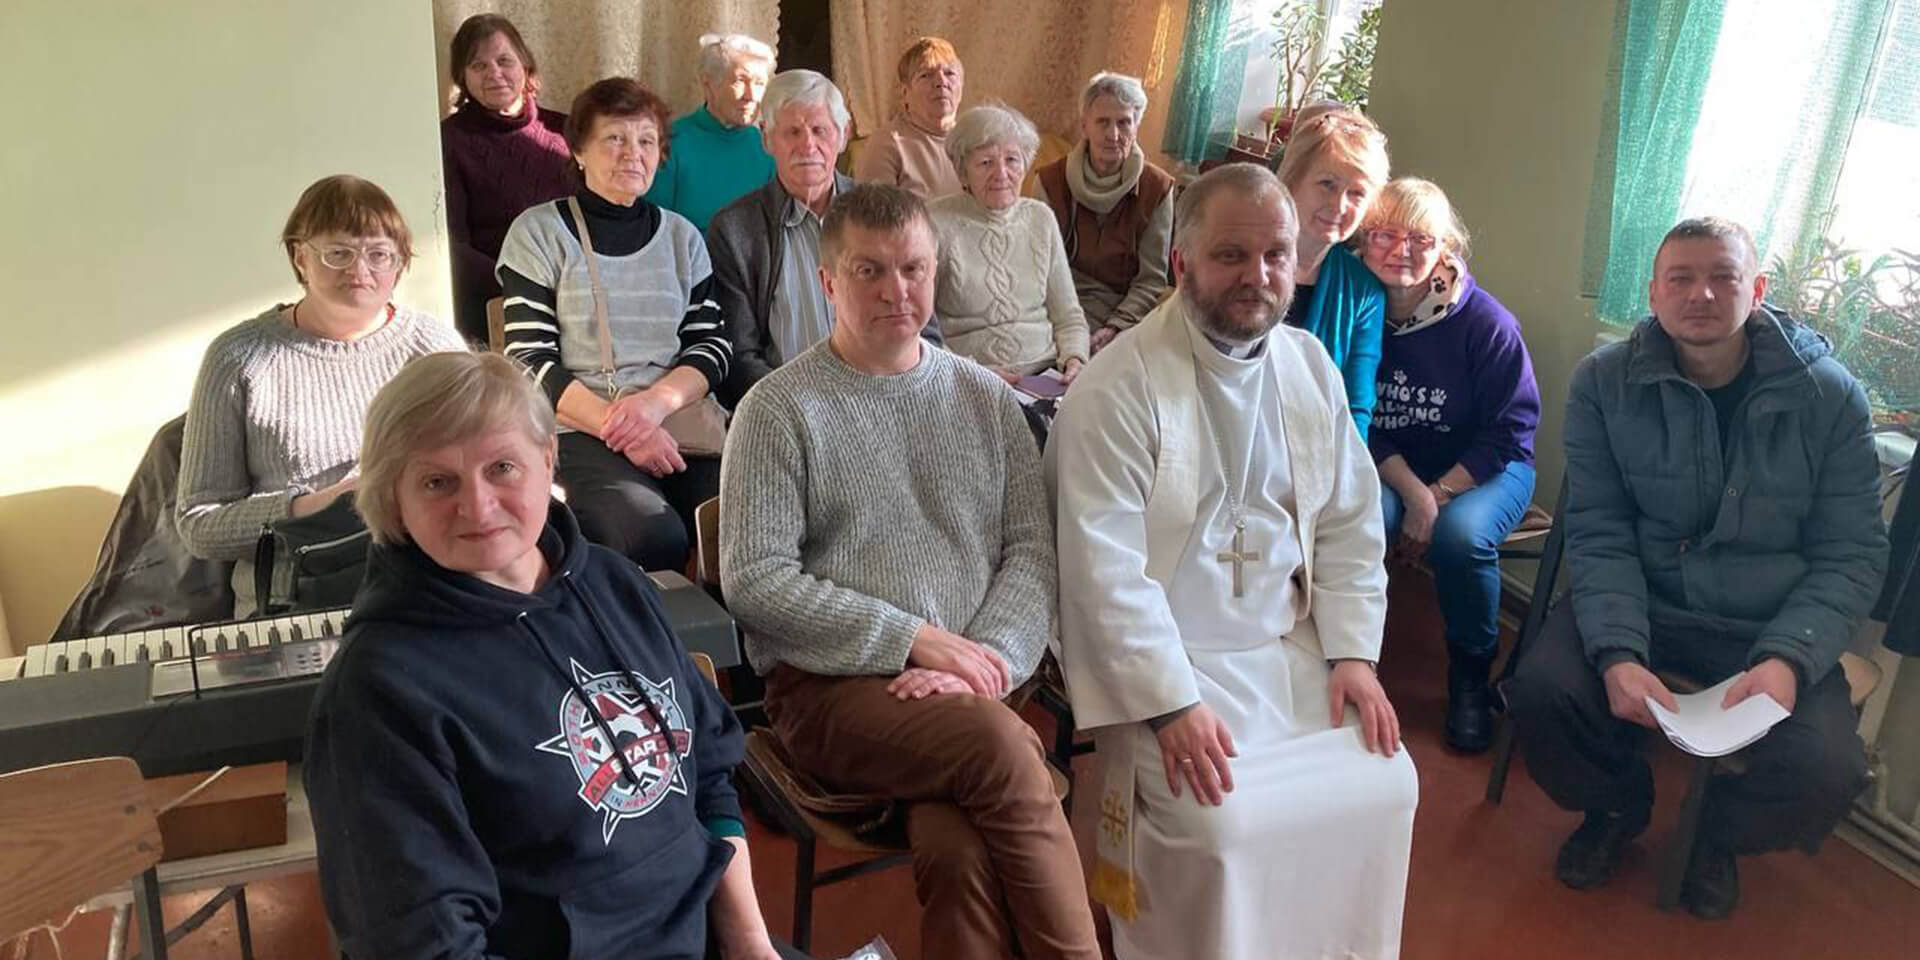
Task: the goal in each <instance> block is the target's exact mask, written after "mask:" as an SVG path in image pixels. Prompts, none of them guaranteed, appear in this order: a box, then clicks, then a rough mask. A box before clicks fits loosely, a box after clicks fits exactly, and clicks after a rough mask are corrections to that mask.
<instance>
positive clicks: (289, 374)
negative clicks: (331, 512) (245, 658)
mask: <svg viewBox="0 0 1920 960" xmlns="http://www.w3.org/2000/svg"><path fill="white" fill-rule="evenodd" d="M292 309H293V308H292V307H291V306H289V305H287V304H281V305H279V306H276V307H274V308H272V309H270V310H268V311H266V312H265V313H262V314H260V315H259V316H257V317H254V318H253V319H251V320H248V321H246V322H244V323H242V324H240V325H239V326H236V327H234V328H232V329H230V330H228V331H227V332H225V333H223V334H221V335H220V336H218V337H215V338H214V340H213V343H211V344H209V345H208V346H207V353H206V357H205V359H203V360H201V361H200V375H199V377H198V378H197V379H196V380H195V381H194V385H193V400H192V402H191V405H190V406H188V408H187V428H186V434H185V436H184V437H183V438H182V439H181V443H180V493H179V497H178V500H177V506H176V508H175V509H176V511H177V514H176V516H177V518H178V522H179V526H180V539H181V540H182V542H184V543H185V544H186V546H187V549H188V550H190V551H192V552H193V555H194V556H197V557H205V558H207V559H209V560H237V561H239V562H238V564H236V565H235V567H234V571H233V591H234V612H235V614H236V615H238V616H246V615H248V614H250V613H251V612H252V611H253V610H254V607H255V600H254V596H253V549H254V546H255V545H256V544H257V543H258V542H259V539H260V528H261V527H263V526H265V525H266V524H267V523H269V522H271V521H274V520H283V519H285V518H287V517H290V516H292V515H293V498H294V497H297V496H299V495H301V494H303V493H312V492H313V491H315V490H318V489H320V488H321V487H324V486H327V485H328V484H331V483H334V482H336V481H338V480H340V479H341V478H343V477H345V476H346V475H347V474H348V473H349V472H350V471H352V470H353V468H354V467H355V466H356V465H357V464H358V463H359V462H360V429H361V421H362V420H363V419H365V417H366V413H367V405H368V404H370V403H372V402H373V395H374V394H375V393H378V392H379V391H380V388H381V387H383V386H386V383H387V381H388V380H391V379H393V375H394V374H396V373H399V372H400V368H401V367H402V366H405V365H406V362H407V361H408V360H411V359H413V358H414V357H417V356H419V355H421V354H423V353H437V352H440V351H444V350H465V349H466V344H465V343H464V342H463V341H462V340H461V339H460V335H459V334H458V333H455V332H454V330H453V328H452V327H451V326H448V325H447V324H445V323H442V322H440V321H438V320H435V319H434V318H432V317H430V316H427V315H426V314H423V313H415V312H414V311H412V310H408V309H407V308H405V307H396V308H394V312H393V319H391V320H389V321H388V322H387V324H386V325H385V326H383V327H381V328H380V329H378V330H376V331H374V332H373V333H370V334H368V335H366V336H364V337H361V338H360V339H358V340H330V339H328V338H326V337H319V336H315V335H313V334H311V333H307V332H305V331H303V330H296V329H294V327H293V323H292V320H291V313H292Z"/></svg>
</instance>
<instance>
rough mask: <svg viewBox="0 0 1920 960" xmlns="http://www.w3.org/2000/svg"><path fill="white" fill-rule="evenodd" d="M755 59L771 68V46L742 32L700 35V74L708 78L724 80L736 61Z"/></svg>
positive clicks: (772, 57) (772, 55)
mask: <svg viewBox="0 0 1920 960" xmlns="http://www.w3.org/2000/svg"><path fill="white" fill-rule="evenodd" d="M756 60H757V61H759V62H761V63H764V64H766V65H767V69H768V70H772V69H773V62H774V54H773V48H772V47H769V46H767V45H766V44H764V43H762V42H760V41H758V40H755V39H754V38H752V37H749V36H747V35H746V34H744V33H707V34H702V35H701V36H700V75H701V76H702V77H705V78H707V79H708V80H713V81H716V82H717V81H720V80H724V79H726V78H727V74H728V73H729V72H730V71H732V70H733V65H734V64H735V63H736V62H751V61H756Z"/></svg>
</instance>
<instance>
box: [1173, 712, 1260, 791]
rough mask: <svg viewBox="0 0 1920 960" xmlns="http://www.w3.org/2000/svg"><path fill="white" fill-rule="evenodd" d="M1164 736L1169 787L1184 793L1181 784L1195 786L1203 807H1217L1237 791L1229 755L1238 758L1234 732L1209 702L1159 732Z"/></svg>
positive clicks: (1186, 713)
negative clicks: (1228, 760)
mask: <svg viewBox="0 0 1920 960" xmlns="http://www.w3.org/2000/svg"><path fill="white" fill-rule="evenodd" d="M1154 735H1155V736H1157V737H1159V738H1160V762H1161V764H1162V765H1163V766H1165V767H1166V770H1167V789H1168V790H1170V791H1172V793H1173V795H1174V796H1176V797H1178V796H1179V795H1180V783H1181V781H1185V782H1186V783H1187V784H1189V785H1190V786H1192V787H1193V797H1194V799H1195V800H1198V801H1199V802H1200V804H1201V805H1202V806H1208V807H1217V806H1219V805H1221V804H1222V803H1225V802H1226V799H1227V794H1229V793H1232V792H1233V771H1231V770H1229V769H1228V768H1227V758H1228V757H1237V756H1239V755H1240V753H1239V751H1237V750H1235V749H1234V747H1233V734H1232V733H1230V732H1229V731H1228V730H1227V724H1226V722H1225V721H1223V720H1221V719H1220V716H1219V715H1218V714H1216V713H1214V712H1213V711H1212V710H1209V709H1207V705H1206V704H1204V703H1202V704H1197V705H1195V706H1194V707H1193V708H1192V709H1190V710H1188V711H1186V712H1185V713H1182V714H1180V715H1179V716H1178V717H1176V718H1174V720H1173V722H1171V723H1169V724H1167V725H1166V726H1164V727H1161V728H1160V729H1159V730H1158V731H1156V732H1155V734H1154Z"/></svg>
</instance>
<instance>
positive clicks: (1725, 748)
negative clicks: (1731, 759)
mask: <svg viewBox="0 0 1920 960" xmlns="http://www.w3.org/2000/svg"><path fill="white" fill-rule="evenodd" d="M1742 676H1744V674H1734V675H1733V676H1731V677H1728V678H1727V679H1725V680H1723V681H1721V682H1719V683H1717V684H1715V685H1713V686H1712V687H1709V688H1707V689H1705V690H1702V691H1700V692H1699V693H1688V694H1675V695H1674V698H1673V701H1674V705H1675V706H1677V707H1679V708H1680V709H1678V710H1668V709H1667V708H1665V707H1663V706H1661V705H1660V704H1659V703H1657V702H1655V701H1654V699H1653V698H1652V697H1648V698H1647V708H1648V709H1649V710H1651V711H1653V718H1654V719H1655V720H1657V721H1659V723H1660V730H1661V732H1663V733H1665V734H1666V735H1667V739H1669V740H1671V741H1673V745H1674V746H1676V747H1679V748H1680V749H1682V750H1685V751H1686V752H1688V753H1691V754H1693V755H1694V756H1696V757H1724V756H1726V755H1727V754H1729V753H1732V752H1734V751H1735V750H1738V749H1740V748H1742V747H1744V746H1746V745H1748V744H1750V743H1752V742H1754V741H1755V740H1758V739H1760V738H1761V737H1764V736H1766V735H1767V731H1768V730H1771V729H1773V725H1774V724H1776V723H1779V722H1780V721H1782V720H1785V719H1786V718H1787V710H1786V708H1785V707H1782V706H1781V705H1780V704H1779V702H1778V701H1776V700H1774V699H1773V698H1772V697H1770V696H1767V695H1766V694H1757V695H1755V696H1751V697H1748V698H1747V699H1745V700H1742V701H1740V702H1739V703H1736V704H1734V705H1733V709H1731V710H1722V709H1720V701H1722V700H1724V699H1726V696H1727V689H1728V688H1729V687H1731V686H1733V684H1734V681H1736V680H1739V679H1740V678H1741V677H1742Z"/></svg>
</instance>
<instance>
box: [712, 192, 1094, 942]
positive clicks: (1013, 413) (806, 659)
mask: <svg viewBox="0 0 1920 960" xmlns="http://www.w3.org/2000/svg"><path fill="white" fill-rule="evenodd" d="M820 247H821V264H822V266H821V270H820V276H821V282H822V284H823V285H824V287H825V289H826V292H827V297H828V298H829V299H830V300H831V301H832V303H833V307H834V315H835V323H834V328H833V333H832V335H831V336H830V337H829V339H827V340H826V341H823V342H821V343H819V344H817V345H815V346H814V347H813V348H812V349H809V350H808V351H806V352H805V353H803V354H801V355H800V356H799V357H797V358H795V359H794V360H792V361H791V362H789V363H787V364H786V365H784V366H782V367H780V368H779V369H778V370H775V371H774V372H773V373H771V374H769V375H768V376H767V377H766V378H765V379H763V380H761V381H760V383H759V384H758V385H757V386H755V387H754V388H753V390H752V391H750V392H749V393H748V394H747V396H746V397H745V399H743V400H742V401H741V402H740V406H739V409H738V411H737V413H736V415H735V417H734V420H733V426H732V429H731V430H730V431H729V433H728V437H727V450H726V455H725V456H724V457H722V458H721V480H720V504H721V506H720V513H721V542H720V578H721V582H722V585H723V586H724V587H725V589H726V594H727V600H728V603H729V604H730V605H731V606H732V608H733V613H734V615H735V616H736V617H737V618H738V619H739V621H740V623H741V624H742V625H743V626H744V627H745V628H746V630H747V631H748V634H747V644H746V647H747V657H748V659H749V660H751V661H752V663H753V665H754V668H755V669H756V670H758V671H759V672H761V673H762V674H765V675H767V712H768V714H769V715H770V716H771V718H772V720H773V725H774V731H775V732H776V733H777V734H778V735H779V737H780V739H781V740H782V742H784V743H785V745H786V747H787V749H788V751H789V752H790V753H791V754H792V756H793V759H794V761H795V762H796V763H797V764H798V765H799V766H800V767H801V768H803V769H805V770H806V771H807V772H809V773H810V774H812V775H813V776H815V777H817V778H819V779H820V780H821V781H822V782H823V783H826V784H829V785H831V786H833V787H836V788H838V789H843V790H850V791H857V792H862V793H874V794H883V795H887V796H892V797H896V798H898V799H900V800H903V801H905V802H906V803H907V811H908V814H907V827H908V834H909V837H910V838H911V840H912V843H913V850H914V882H915V885H916V889H917V891H918V894H919V898H920V902H921V904H922V905H923V906H924V907H925V913H924V916H923V919H922V921H921V927H922V940H921V942H922V943H923V944H924V945H925V949H926V955H927V956H928V957H933V958H943V957H1004V956H1008V955H1010V954H1011V952H1012V950H1011V944H1010V943H1009V942H1008V932H1009V927H1011V931H1012V933H1013V934H1014V935H1016V936H1018V938H1019V944H1020V947H1021V949H1022V950H1023V951H1024V953H1025V955H1026V956H1028V957H1032V958H1035V960H1048V958H1068V957H1072V958H1089V960H1091V958H1095V957H1098V956H1099V955H1100V954H1099V948H1098V946H1097V945H1096V943H1095V939H1094V930H1093V920H1092V916H1091V914H1090V912H1089V910H1088V905H1087V897H1086V887H1085V883H1084V881H1083V879H1082V875H1081V867H1080V859H1079V856H1078V854H1077V853H1076V852H1075V849H1074V844H1073V838H1072V835H1071V834H1070V832H1069V830H1068V827H1067V821H1066V818H1065V816H1064V815H1063V814H1062V812H1061V810H1060V805H1059V803H1058V802H1057V801H1056V799H1055V797H1054V792H1053V780H1052V777H1051V775H1050V774H1049V773H1048V770H1047V765H1046V759H1045V755H1044V752H1043V750H1042V748H1041V746H1040V740H1039V738H1038V737H1037V736H1036V735H1035V734H1034V732H1033V730H1032V728H1031V727H1029V726H1027V724H1026V723H1025V722H1024V721H1022V720H1021V719H1020V717H1019V716H1018V715H1016V714H1015V713H1014V712H1013V711H1012V710H1011V709H1009V708H1008V707H1007V706H1006V705H1005V704H1004V703H1003V702H1002V699H1001V698H1003V697H1005V696H1006V694H1007V693H1008V691H1010V690H1012V689H1013V688H1014V687H1016V686H1018V685H1019V684H1020V683H1021V682H1022V681H1023V680H1025V679H1026V678H1027V676H1028V675H1029V674H1031V673H1032V672H1033V669H1034V667H1035V666H1036V665H1037V664H1038V662H1039V660H1040V656H1041V654H1042V652H1044V650H1045V649H1046V645H1047V642H1048V640H1049V638H1050V637H1051V636H1052V635H1053V631H1054V622H1055V599H1056V591H1057V582H1056V577H1057V573H1056V570H1055V564H1054V550H1053V537H1052V534H1051V527H1050V524H1051V517H1050V515H1049V511H1048V507H1047V502H1046V493H1045V489H1044V487H1043V485H1042V482H1041V478H1040V457H1039V451H1038V450H1037V449H1036V448H1035V446H1034V442H1033V437H1032V435H1031V434H1030V433H1029V432H1028V429H1027V425H1026V421H1025V418H1024V417H1023V416H1022V415H1021V413H1020V408H1019V405H1018V403H1017V402H1016V401H1015V400H1014V398H1013V395H1012V393H1011V392H1010V390H1009V388H1008V387H1007V386H1006V384H1005V383H1004V382H1003V381H1001V380H1000V378H998V377H997V376H995V375H994V374H992V373H991V372H989V371H988V370H986V369H985V368H984V367H980V366H978V365H976V364H974V363H972V362H970V361H967V360H963V359H961V358H958V357H955V356H954V355H952V354H949V353H947V352H945V351H944V350H939V349H935V348H931V347H928V346H926V345H924V344H923V343H922V342H921V340H920V331H921V328H923V327H924V326H925V325H926V323H927V321H928V319H929V318H930V317H931V316H932V312H933V289H934V264H935V259H936V251H935V246H934V238H933V231H932V223H931V221H930V220H929V219H928V217H927V212H926V208H925V206H924V205H923V204H922V203H921V201H920V200H919V199H918V198H917V197H915V196H914V195H912V194H911V193H908V192H907V191H905V190H901V189H899V188H897V187H892V186H881V185H868V186H861V187H858V188H855V189H852V190H849V191H847V192H846V193H844V194H843V195H842V196H841V197H840V198H839V199H837V200H836V201H835V202H834V204H833V206H832V207H831V208H830V209H829V211H828V213H827V217H826V220H825V222H824V224H823V225H822V230H821V243H820Z"/></svg>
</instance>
